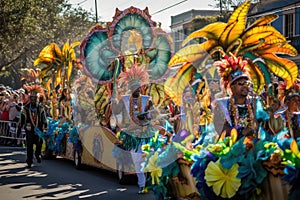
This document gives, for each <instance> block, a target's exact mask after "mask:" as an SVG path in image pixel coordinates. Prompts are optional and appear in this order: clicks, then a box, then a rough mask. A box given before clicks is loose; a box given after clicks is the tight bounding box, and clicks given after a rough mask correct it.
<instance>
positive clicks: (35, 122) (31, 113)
mask: <svg viewBox="0 0 300 200" xmlns="http://www.w3.org/2000/svg"><path fill="white" fill-rule="evenodd" d="M29 117H30V120H31V123H32V124H33V126H34V127H37V125H38V121H39V119H38V118H39V116H38V114H37V108H32V107H31V104H30V107H29Z"/></svg>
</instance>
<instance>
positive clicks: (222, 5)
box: [209, 0, 258, 22]
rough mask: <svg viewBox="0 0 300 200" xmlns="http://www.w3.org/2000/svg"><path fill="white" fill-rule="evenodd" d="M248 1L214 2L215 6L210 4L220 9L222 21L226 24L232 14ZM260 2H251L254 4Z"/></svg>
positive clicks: (227, 0) (255, 0)
mask: <svg viewBox="0 0 300 200" xmlns="http://www.w3.org/2000/svg"><path fill="white" fill-rule="evenodd" d="M245 1H248V0H214V2H215V3H214V4H209V6H211V7H213V8H219V9H220V21H223V22H226V21H227V20H228V18H229V16H230V15H231V12H232V11H233V10H234V9H235V8H237V7H238V6H239V5H241V4H242V3H244V2H245ZM257 1H258V0H251V2H252V3H255V2H257Z"/></svg>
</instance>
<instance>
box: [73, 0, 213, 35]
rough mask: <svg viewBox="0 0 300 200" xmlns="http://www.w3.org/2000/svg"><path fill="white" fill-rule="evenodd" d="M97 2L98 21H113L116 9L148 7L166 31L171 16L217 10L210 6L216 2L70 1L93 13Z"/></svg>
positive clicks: (183, 0)
mask: <svg viewBox="0 0 300 200" xmlns="http://www.w3.org/2000/svg"><path fill="white" fill-rule="evenodd" d="M95 2H97V8H98V9H97V11H98V21H112V17H113V16H114V14H115V9H116V8H118V9H119V10H125V9H126V8H129V7H130V6H134V7H137V8H139V9H141V10H143V9H145V8H146V7H148V9H149V13H150V15H152V20H153V21H155V22H161V23H162V29H164V30H166V31H167V30H170V28H169V26H170V25H171V16H175V15H178V14H180V13H183V12H186V11H189V10H192V9H195V10H213V9H215V8H213V7H211V6H209V4H212V5H214V4H215V1H214V0H69V3H71V4H72V5H74V6H75V7H76V6H81V7H82V8H84V9H86V10H88V11H92V12H93V13H95V4H96V3H95ZM78 4H79V5H78ZM168 7H171V8H168ZM162 10H164V11H162ZM159 11H161V12H159ZM156 12H158V13H156Z"/></svg>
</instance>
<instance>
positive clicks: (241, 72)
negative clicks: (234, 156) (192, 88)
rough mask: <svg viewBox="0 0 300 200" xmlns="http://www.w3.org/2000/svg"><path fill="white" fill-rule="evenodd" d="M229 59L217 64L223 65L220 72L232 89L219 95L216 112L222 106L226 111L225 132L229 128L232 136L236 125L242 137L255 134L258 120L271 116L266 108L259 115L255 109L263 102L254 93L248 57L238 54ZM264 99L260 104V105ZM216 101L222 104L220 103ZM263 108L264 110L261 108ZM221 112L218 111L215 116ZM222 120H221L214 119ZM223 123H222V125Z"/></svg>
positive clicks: (223, 111) (222, 78)
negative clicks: (247, 65)
mask: <svg viewBox="0 0 300 200" xmlns="http://www.w3.org/2000/svg"><path fill="white" fill-rule="evenodd" d="M224 56H225V59H223V60H221V61H216V62H215V65H217V66H219V68H218V69H219V74H220V76H221V81H222V84H223V85H224V88H228V89H229V93H230V97H225V98H221V99H216V103H217V104H215V108H214V111H215V113H217V112H218V109H219V110H221V111H222V113H223V115H222V116H224V118H225V122H224V125H223V128H222V129H221V130H222V132H223V131H226V135H227V136H228V135H229V134H230V132H231V130H232V129H233V128H235V129H236V130H237V132H238V138H241V137H243V136H253V137H254V136H255V134H256V133H257V130H258V124H257V121H262V120H263V121H265V120H267V119H269V115H268V114H267V113H266V112H264V113H263V114H264V115H262V116H257V115H255V113H256V111H255V109H263V107H262V102H261V100H260V99H258V98H252V97H251V96H250V89H251V88H250V85H251V81H250V77H249V75H248V74H247V71H246V69H245V68H244V67H245V66H246V64H247V61H245V60H242V59H241V58H240V57H238V58H237V57H235V56H234V55H232V56H230V57H228V56H227V55H224ZM257 103H260V105H257ZM216 105H217V106H218V107H216ZM261 112H262V111H261ZM219 116H220V115H218V114H215V117H219ZM214 121H215V122H218V121H220V120H216V119H215V120H214ZM221 126H222V125H221Z"/></svg>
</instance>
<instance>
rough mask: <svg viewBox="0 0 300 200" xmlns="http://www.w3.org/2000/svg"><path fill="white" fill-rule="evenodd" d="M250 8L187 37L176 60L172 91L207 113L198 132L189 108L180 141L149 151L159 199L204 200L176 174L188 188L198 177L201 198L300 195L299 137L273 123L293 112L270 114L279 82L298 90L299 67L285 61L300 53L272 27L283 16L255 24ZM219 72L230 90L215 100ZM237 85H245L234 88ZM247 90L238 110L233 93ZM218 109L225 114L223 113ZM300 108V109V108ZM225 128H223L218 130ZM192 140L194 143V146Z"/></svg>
mask: <svg viewBox="0 0 300 200" xmlns="http://www.w3.org/2000/svg"><path fill="white" fill-rule="evenodd" d="M249 6H250V2H249V1H247V2H245V3H243V4H242V5H241V6H239V7H238V8H237V9H236V10H235V11H234V12H233V13H232V15H231V16H230V18H229V20H228V22H227V23H223V22H216V23H212V24H209V25H207V26H205V27H204V28H202V29H200V30H198V31H195V32H194V33H192V34H191V35H189V36H187V38H186V39H185V40H184V41H183V43H182V46H183V47H182V49H180V50H179V51H178V52H176V54H175V55H174V56H173V57H172V58H171V60H170V62H169V68H170V69H172V68H173V67H176V68H178V66H180V67H179V69H178V71H177V73H176V74H175V75H173V76H171V77H169V78H168V79H167V80H166V82H165V84H164V87H165V91H166V93H167V94H168V95H169V96H170V97H171V98H172V101H173V102H174V103H175V104H176V105H178V106H181V107H182V108H184V107H186V103H185V100H186V98H185V96H186V94H187V93H188V94H191V95H192V98H191V99H194V100H196V101H199V102H195V103H194V104H191V101H188V103H189V105H190V107H192V110H194V109H193V107H194V106H196V107H197V108H199V113H198V115H200V120H199V121H192V123H196V124H197V127H198V128H196V129H195V130H194V131H193V132H190V130H191V129H190V128H188V127H189V124H191V120H192V119H195V118H193V117H188V115H190V114H192V112H190V113H189V112H188V110H189V109H185V110H186V113H185V114H186V118H185V121H186V127H185V128H184V129H183V130H181V131H179V132H177V134H176V135H174V137H173V141H171V142H170V143H169V144H168V145H167V146H164V145H163V143H162V142H160V141H159V140H155V142H154V143H150V144H147V145H145V146H144V151H145V152H146V153H147V155H148V160H147V162H146V164H145V166H146V167H145V168H146V169H149V168H151V169H152V170H153V171H155V172H156V173H154V172H153V173H152V176H151V180H152V182H151V184H150V189H151V190H153V191H155V192H156V194H157V195H158V196H157V199H163V198H164V196H166V195H170V193H171V194H172V192H173V195H174V193H175V196H180V197H184V198H187V199H193V198H195V199H199V198H200V197H195V195H192V193H191V192H192V191H190V194H188V193H185V191H181V192H180V190H183V187H182V185H180V184H179V185H175V186H174V184H173V187H171V188H170V187H169V186H168V184H170V180H169V181H168V178H169V179H170V177H172V176H173V177H174V174H176V173H177V174H179V175H180V176H183V177H181V178H182V179H183V180H185V182H186V183H191V182H190V181H189V180H191V176H192V177H193V178H195V179H196V180H195V181H196V182H195V185H194V187H196V188H197V190H198V192H199V194H200V196H201V199H287V198H288V193H287V191H288V190H289V187H290V186H289V184H291V185H293V186H294V188H293V189H292V190H290V191H297V187H298V186H297V184H299V183H297V179H299V177H298V178H297V173H298V170H299V169H298V167H297V165H298V164H297V163H298V155H299V154H298V152H299V148H298V146H297V142H296V139H297V138H296V137H295V136H294V135H293V134H292V132H293V130H292V129H291V128H281V130H279V131H278V132H276V134H275V133H274V132H272V128H271V127H273V128H274V127H277V128H278V123H277V122H278V121H276V120H275V121H274V120H273V122H272V121H271V120H270V119H271V118H273V119H274V116H275V118H276V119H278V117H279V116H280V115H281V114H282V113H284V112H288V111H287V110H289V108H287V107H284V108H282V106H279V107H277V108H276V109H277V110H276V109H275V110H273V111H272V109H270V108H271V107H272V106H273V103H274V102H275V99H276V97H277V93H276V92H277V91H278V90H277V88H275V86H274V85H275V84H273V83H276V80H277V78H280V79H281V80H282V81H283V82H284V83H285V86H286V88H285V91H290V90H292V89H293V88H294V86H295V85H297V84H296V83H295V82H297V81H299V80H297V76H298V67H297V65H296V64H295V63H294V62H293V61H291V60H289V59H287V58H282V57H279V55H282V54H286V55H289V56H296V55H297V54H298V53H297V50H296V49H295V48H294V47H293V46H291V45H290V44H289V43H288V41H287V40H286V38H285V37H284V36H283V35H282V34H281V33H279V32H278V31H277V30H276V29H275V28H274V27H272V26H271V25H270V24H271V22H272V21H274V20H275V19H276V18H277V17H278V16H276V15H273V14H270V15H266V16H263V17H261V18H259V19H257V20H256V21H255V22H254V23H252V24H250V25H248V24H247V23H246V22H247V21H246V19H247V12H248V9H249ZM196 38H204V39H205V42H203V43H200V44H192V45H191V44H190V43H189V42H190V41H192V40H193V39H196ZM211 66H215V67H217V69H218V73H219V76H220V84H221V88H222V90H223V92H222V94H221V95H223V98H220V99H216V101H213V102H211V98H210V91H209V88H208V87H207V85H208V84H207V81H206V80H205V78H204V77H205V73H207V71H208V69H209V68H210V67H211ZM236 80H243V81H244V82H241V81H240V82H237V83H238V84H241V85H240V86H232V87H231V85H230V84H231V83H233V81H236ZM249 80H250V81H251V82H249ZM244 86H247V87H251V89H252V90H251V91H248V89H247V91H248V92H247V93H249V94H247V96H249V97H247V98H245V104H244V105H243V107H244V108H243V107H242V106H237V105H236V100H238V99H236V98H235V96H234V94H233V91H232V90H233V89H234V88H236V87H244ZM296 88H298V87H296ZM289 94H290V95H291V96H290V98H291V97H295V98H298V97H299V90H297V91H295V90H294V92H290V93H289ZM284 103H286V102H281V105H283V104H284ZM197 104H198V105H197ZM193 105H194V106H193ZM199 105H200V106H199ZM245 105H246V106H245ZM272 108H273V107H272ZM218 109H219V110H220V111H221V112H217V111H218ZM298 109H299V104H298V107H297V108H296V109H295V110H298ZM241 111H243V112H241ZM267 111H268V112H267ZM280 113H281V114H280ZM298 115H299V113H297V112H294V113H293V114H292V118H293V119H294V122H295V123H294V125H293V127H294V128H293V129H294V130H297V131H299V121H298V120H297V119H299V117H298ZM191 116H193V115H191ZM287 121H288V120H287ZM289 121H290V123H292V122H291V120H289ZM220 123H221V125H222V126H221V128H220V127H218V125H219V124H220ZM266 124H268V126H266ZM224 125H226V126H227V127H230V131H227V130H225V129H222V127H223V126H224ZM297 127H298V128H297ZM244 130H246V131H248V132H246V131H244ZM273 130H274V129H273ZM187 132H189V133H187ZM294 132H295V131H294ZM183 133H184V134H183ZM244 133H246V134H244ZM190 135H193V136H194V140H191V142H190V143H187V142H186V138H188V137H189V136H190ZM178 138H181V139H178ZM297 141H298V143H299V140H297ZM157 143H158V144H157ZM156 147H159V148H156ZM162 147H163V148H162ZM179 155H180V156H179ZM175 156H179V158H180V160H181V161H182V159H183V160H184V162H181V161H180V160H177V162H178V161H179V164H180V168H179V169H178V167H177V168H176V167H175V168H172V167H173V163H172V164H170V163H171V162H168V160H170V157H175ZM166 162H167V163H169V165H166V164H165V163H166ZM185 169H189V170H187V171H188V172H189V173H185ZM178 171H179V173H178ZM172 181H173V180H171V182H172ZM173 182H174V181H173ZM177 182H178V180H177ZM179 182H180V181H179ZM295 182H296V183H295ZM298 182H299V181H298ZM171 185H172V184H171ZM189 188H193V185H191V187H189ZM295 188H296V189H295ZM170 191H171V192H170ZM174 191H175V192H174ZM184 193H185V194H184ZM182 195H186V196H182Z"/></svg>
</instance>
